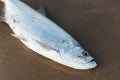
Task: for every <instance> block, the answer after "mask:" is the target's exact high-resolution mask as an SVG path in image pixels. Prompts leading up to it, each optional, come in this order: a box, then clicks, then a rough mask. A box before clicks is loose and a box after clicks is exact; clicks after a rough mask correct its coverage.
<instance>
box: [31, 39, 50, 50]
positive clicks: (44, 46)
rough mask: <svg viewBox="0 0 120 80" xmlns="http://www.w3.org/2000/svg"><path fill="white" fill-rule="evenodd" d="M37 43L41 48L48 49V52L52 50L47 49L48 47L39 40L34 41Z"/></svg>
mask: <svg viewBox="0 0 120 80" xmlns="http://www.w3.org/2000/svg"><path fill="white" fill-rule="evenodd" d="M33 40H34V41H35V42H36V43H38V44H39V45H40V47H42V48H44V49H46V50H47V51H49V50H51V49H50V48H49V47H47V46H46V45H44V44H43V43H41V42H40V41H38V40H35V39H33Z"/></svg>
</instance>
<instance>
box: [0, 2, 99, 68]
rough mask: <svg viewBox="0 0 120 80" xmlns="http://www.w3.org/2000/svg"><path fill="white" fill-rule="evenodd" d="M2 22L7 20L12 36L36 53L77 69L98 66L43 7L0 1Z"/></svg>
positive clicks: (0, 19) (0, 18)
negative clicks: (2, 7)
mask: <svg viewBox="0 0 120 80" xmlns="http://www.w3.org/2000/svg"><path fill="white" fill-rule="evenodd" d="M0 1H2V2H3V3H4V9H3V12H2V15H1V16H0V21H2V22H5V23H7V24H8V25H9V26H10V28H11V30H12V31H13V33H12V34H11V35H12V36H13V37H15V38H17V39H19V40H20V41H21V42H22V43H23V44H24V45H25V46H27V47H28V48H29V49H31V50H33V51H34V52H36V53H38V54H40V55H42V56H44V57H46V58H48V59H51V60H53V61H55V62H57V63H59V64H62V65H65V66H67V67H70V68H73V69H77V70H88V69H92V68H95V67H96V66H97V63H96V61H95V59H94V58H93V57H92V56H91V55H90V53H89V52H87V51H86V50H85V49H84V48H83V47H82V46H81V45H80V43H79V42H78V41H76V40H75V39H74V38H73V37H72V36H71V35H70V34H69V33H67V32H66V31H65V30H63V29H62V28H61V27H60V26H59V25H57V24H56V23H54V22H53V21H52V20H50V19H49V18H47V17H46V13H45V11H44V8H41V9H39V10H35V9H33V8H31V7H30V6H28V5H27V4H25V3H24V2H22V1H21V0H0Z"/></svg>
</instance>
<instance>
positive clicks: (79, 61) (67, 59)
mask: <svg viewBox="0 0 120 80" xmlns="http://www.w3.org/2000/svg"><path fill="white" fill-rule="evenodd" d="M60 53H61V58H62V60H63V62H64V63H65V64H66V65H68V66H70V67H72V68H74V69H83V70H86V69H92V68H95V67H96V66H97V64H96V62H95V59H94V58H93V57H92V56H91V55H90V54H89V53H88V52H87V51H85V50H84V49H83V48H82V47H81V46H76V45H75V44H73V43H72V42H64V43H63V44H62V47H61V49H60Z"/></svg>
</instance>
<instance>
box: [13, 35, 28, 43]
mask: <svg viewBox="0 0 120 80" xmlns="http://www.w3.org/2000/svg"><path fill="white" fill-rule="evenodd" d="M11 35H12V36H13V37H15V38H17V39H20V40H23V41H27V40H26V39H25V37H24V36H23V35H22V34H20V35H16V34H11Z"/></svg>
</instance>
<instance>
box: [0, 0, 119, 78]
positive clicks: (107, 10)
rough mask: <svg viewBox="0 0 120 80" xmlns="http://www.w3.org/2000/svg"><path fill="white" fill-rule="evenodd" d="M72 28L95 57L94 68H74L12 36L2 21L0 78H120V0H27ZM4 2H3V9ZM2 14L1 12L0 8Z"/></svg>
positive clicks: (64, 26) (78, 38)
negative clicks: (38, 52)
mask: <svg viewBox="0 0 120 80" xmlns="http://www.w3.org/2000/svg"><path fill="white" fill-rule="evenodd" d="M24 2H25V3H27V4H28V5H30V6H31V7H33V8H34V9H37V8H38V7H39V5H40V4H42V5H43V6H44V7H45V9H46V14H47V17H48V18H50V19H51V20H53V21H54V22H55V23H57V24H58V25H60V26H61V27H62V28H63V29H64V30H66V31H67V32H69V33H70V34H71V35H72V36H74V38H75V39H77V40H78V42H80V44H81V45H82V46H83V47H84V48H85V49H86V50H87V51H89V52H90V54H91V55H92V56H93V57H94V58H95V59H96V62H97V63H98V66H97V67H96V68H95V69H91V70H86V71H83V70H74V69H71V68H68V67H66V66H63V65H60V64H58V63H56V62H54V61H52V60H49V59H47V58H45V57H43V56H41V55H39V54H37V53H35V52H33V51H32V50H30V49H28V48H27V47H26V46H24V45H23V44H22V43H21V42H20V41H19V40H18V39H16V38H14V37H12V36H11V35H10V34H11V33H13V32H12V30H11V29H10V28H9V26H8V25H7V24H5V23H0V80H119V79H120V1H119V0H24ZM2 7H3V3H0V10H1V11H2ZM0 14H1V12H0Z"/></svg>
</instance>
